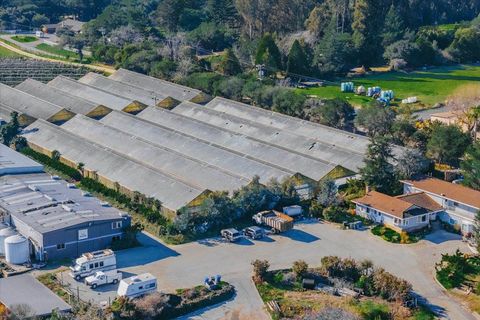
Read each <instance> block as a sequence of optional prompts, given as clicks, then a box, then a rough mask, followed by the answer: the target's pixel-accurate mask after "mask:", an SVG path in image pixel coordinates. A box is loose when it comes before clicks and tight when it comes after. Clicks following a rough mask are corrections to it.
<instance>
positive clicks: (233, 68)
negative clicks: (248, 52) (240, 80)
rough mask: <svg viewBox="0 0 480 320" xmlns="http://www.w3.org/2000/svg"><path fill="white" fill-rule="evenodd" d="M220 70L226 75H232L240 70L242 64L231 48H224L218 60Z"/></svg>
mask: <svg viewBox="0 0 480 320" xmlns="http://www.w3.org/2000/svg"><path fill="white" fill-rule="evenodd" d="M220 71H221V72H222V73H223V74H224V75H227V76H234V75H237V74H239V73H241V72H242V66H241V65H240V62H239V61H238V58H237V56H235V53H233V50H232V49H227V50H225V53H224V55H223V57H222V61H221V62H220Z"/></svg>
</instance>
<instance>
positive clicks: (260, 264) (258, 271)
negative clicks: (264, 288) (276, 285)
mask: <svg viewBox="0 0 480 320" xmlns="http://www.w3.org/2000/svg"><path fill="white" fill-rule="evenodd" d="M252 266H253V279H254V280H255V282H263V280H264V279H265V276H266V274H267V271H268V268H270V263H269V262H268V261H267V260H258V259H257V260H255V261H253V262H252Z"/></svg>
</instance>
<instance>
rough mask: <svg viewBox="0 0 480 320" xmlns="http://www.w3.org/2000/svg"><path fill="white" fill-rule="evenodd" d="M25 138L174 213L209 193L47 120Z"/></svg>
mask: <svg viewBox="0 0 480 320" xmlns="http://www.w3.org/2000/svg"><path fill="white" fill-rule="evenodd" d="M23 136H24V137H25V138H27V140H28V141H29V142H30V143H32V144H34V145H37V146H39V147H41V148H43V149H46V150H48V151H50V152H51V151H53V150H58V151H59V152H60V154H61V155H62V157H63V158H65V159H69V160H71V161H73V162H74V163H80V162H82V163H84V165H85V169H86V170H92V171H96V172H97V173H98V175H100V176H103V177H106V178H108V179H109V180H110V181H116V182H118V183H119V184H120V185H121V186H124V187H125V188H128V189H129V190H131V191H139V192H141V193H143V194H145V195H146V196H147V197H154V198H156V199H158V200H160V201H161V202H162V203H163V205H164V206H165V207H166V208H168V209H170V210H173V211H176V210H178V209H180V208H181V207H183V206H185V205H186V204H188V203H190V202H191V201H192V200H194V199H195V198H197V197H198V196H199V195H201V194H202V193H203V192H204V191H205V190H203V189H198V188H195V187H192V186H190V185H187V184H186V183H183V182H181V181H178V180H176V179H174V178H172V177H170V176H167V175H165V174H163V173H161V172H159V171H157V170H154V169H152V168H150V167H147V166H145V165H143V164H141V163H139V162H137V161H135V160H133V159H131V158H129V157H127V156H125V155H122V154H120V153H117V152H115V151H113V150H111V149H109V148H106V147H104V146H101V145H99V144H96V143H93V142H89V141H87V140H85V139H84V138H81V137H79V136H76V135H74V134H72V133H70V132H68V131H66V130H65V129H62V128H61V127H58V126H55V125H52V124H50V123H48V122H46V121H43V120H37V121H35V122H34V123H33V124H31V125H30V126H29V127H27V128H26V130H25V133H24V134H23Z"/></svg>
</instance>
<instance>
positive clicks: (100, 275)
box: [85, 270, 122, 289]
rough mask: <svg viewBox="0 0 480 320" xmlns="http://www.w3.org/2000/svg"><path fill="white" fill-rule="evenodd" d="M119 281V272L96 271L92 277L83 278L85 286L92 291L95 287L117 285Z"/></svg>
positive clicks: (120, 275)
mask: <svg viewBox="0 0 480 320" xmlns="http://www.w3.org/2000/svg"><path fill="white" fill-rule="evenodd" d="M120 280H122V272H120V271H117V270H112V271H105V272H103V271H97V272H95V273H94V274H93V275H91V276H88V277H86V278H85V284H86V285H87V286H90V287H91V288H92V289H95V288H96V287H98V286H102V285H104V284H109V283H113V284H117V283H118V282H119V281H120Z"/></svg>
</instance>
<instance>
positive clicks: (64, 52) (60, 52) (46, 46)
mask: <svg viewBox="0 0 480 320" xmlns="http://www.w3.org/2000/svg"><path fill="white" fill-rule="evenodd" d="M35 48H37V49H39V50H42V51H45V52H47V53H50V54H55V55H58V56H62V57H64V58H66V59H69V58H73V59H79V56H78V54H77V53H75V52H72V51H69V50H65V49H63V48H61V47H55V46H51V45H49V44H46V43H41V44H39V45H38V46H36V47H35Z"/></svg>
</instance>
